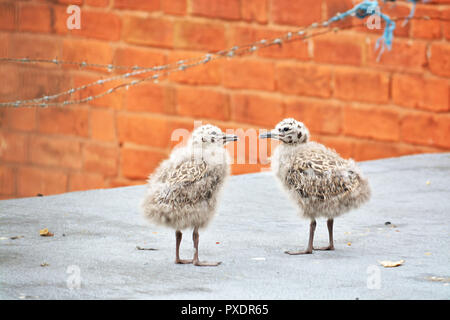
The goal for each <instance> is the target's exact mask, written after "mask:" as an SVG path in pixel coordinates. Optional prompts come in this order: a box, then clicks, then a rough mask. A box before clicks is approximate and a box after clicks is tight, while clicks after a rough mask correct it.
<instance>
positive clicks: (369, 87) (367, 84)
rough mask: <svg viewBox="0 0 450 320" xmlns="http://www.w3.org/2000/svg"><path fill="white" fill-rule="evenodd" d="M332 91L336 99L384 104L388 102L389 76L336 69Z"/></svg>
mask: <svg viewBox="0 0 450 320" xmlns="http://www.w3.org/2000/svg"><path fill="white" fill-rule="evenodd" d="M334 90H335V92H334V96H335V97H336V98H338V99H342V100H349V101H363V102H376V103H386V102H387V101H388V100H389V75H388V74H386V73H383V72H378V71H369V70H360V69H353V68H342V69H336V71H335V87H334Z"/></svg>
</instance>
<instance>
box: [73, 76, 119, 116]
mask: <svg viewBox="0 0 450 320" xmlns="http://www.w3.org/2000/svg"><path fill="white" fill-rule="evenodd" d="M100 79H103V77H98V76H97V77H93V76H91V75H84V74H80V75H74V77H73V83H74V84H73V85H74V87H76V88H78V87H81V86H84V85H87V84H90V83H94V82H96V81H98V80H100ZM122 83H123V82H122V81H119V80H116V81H110V82H107V83H104V84H103V85H95V86H91V87H88V88H86V89H83V90H81V91H79V92H78V93H75V95H74V98H75V99H82V98H87V97H90V96H97V95H100V94H102V93H104V92H106V91H108V90H109V89H112V88H114V87H116V86H118V85H120V84H122ZM124 95H125V90H124V89H123V88H121V89H119V90H116V91H114V92H113V93H110V94H107V95H105V96H103V97H101V98H96V99H93V100H91V101H89V104H90V105H93V106H96V107H108V108H112V109H116V110H120V109H122V108H123V99H124Z"/></svg>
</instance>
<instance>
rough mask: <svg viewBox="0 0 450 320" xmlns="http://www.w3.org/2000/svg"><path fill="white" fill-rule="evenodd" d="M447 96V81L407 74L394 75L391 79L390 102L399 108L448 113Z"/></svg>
mask: <svg viewBox="0 0 450 320" xmlns="http://www.w3.org/2000/svg"><path fill="white" fill-rule="evenodd" d="M448 96H449V84H448V83H447V81H442V80H440V79H436V78H429V77H426V78H425V77H421V76H418V75H407V74H395V75H394V76H393V77H392V100H393V102H394V103H395V104H398V105H400V106H405V107H410V108H418V109H425V110H430V111H448V110H449V99H448Z"/></svg>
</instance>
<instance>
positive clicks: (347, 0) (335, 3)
mask: <svg viewBox="0 0 450 320" xmlns="http://www.w3.org/2000/svg"><path fill="white" fill-rule="evenodd" d="M353 6H354V4H353V1H352V0H324V1H323V5H322V7H323V8H324V10H325V12H326V14H325V16H326V19H330V18H332V17H334V16H335V15H336V14H338V13H342V12H345V11H347V10H349V9H351V8H353ZM352 22H353V21H352V20H349V19H345V20H342V21H337V22H335V23H333V26H339V27H341V26H348V25H349V24H351V23H352Z"/></svg>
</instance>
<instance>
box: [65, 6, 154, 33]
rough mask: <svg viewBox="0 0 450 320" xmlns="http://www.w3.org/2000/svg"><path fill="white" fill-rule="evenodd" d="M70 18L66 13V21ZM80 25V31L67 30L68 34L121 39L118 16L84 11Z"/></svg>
mask: <svg viewBox="0 0 450 320" xmlns="http://www.w3.org/2000/svg"><path fill="white" fill-rule="evenodd" d="M150 2H153V1H150ZM68 16H69V15H67V13H66V17H65V20H67V17H68ZM80 24H81V25H80V27H81V28H80V29H73V30H67V32H68V33H70V34H72V35H74V36H81V37H87V38H94V39H99V40H110V41H116V40H119V39H120V31H121V21H120V18H119V16H117V15H116V14H113V13H108V12H98V11H95V12H93V11H88V10H83V11H82V13H81V21H80ZM66 29H67V26H66Z"/></svg>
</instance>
